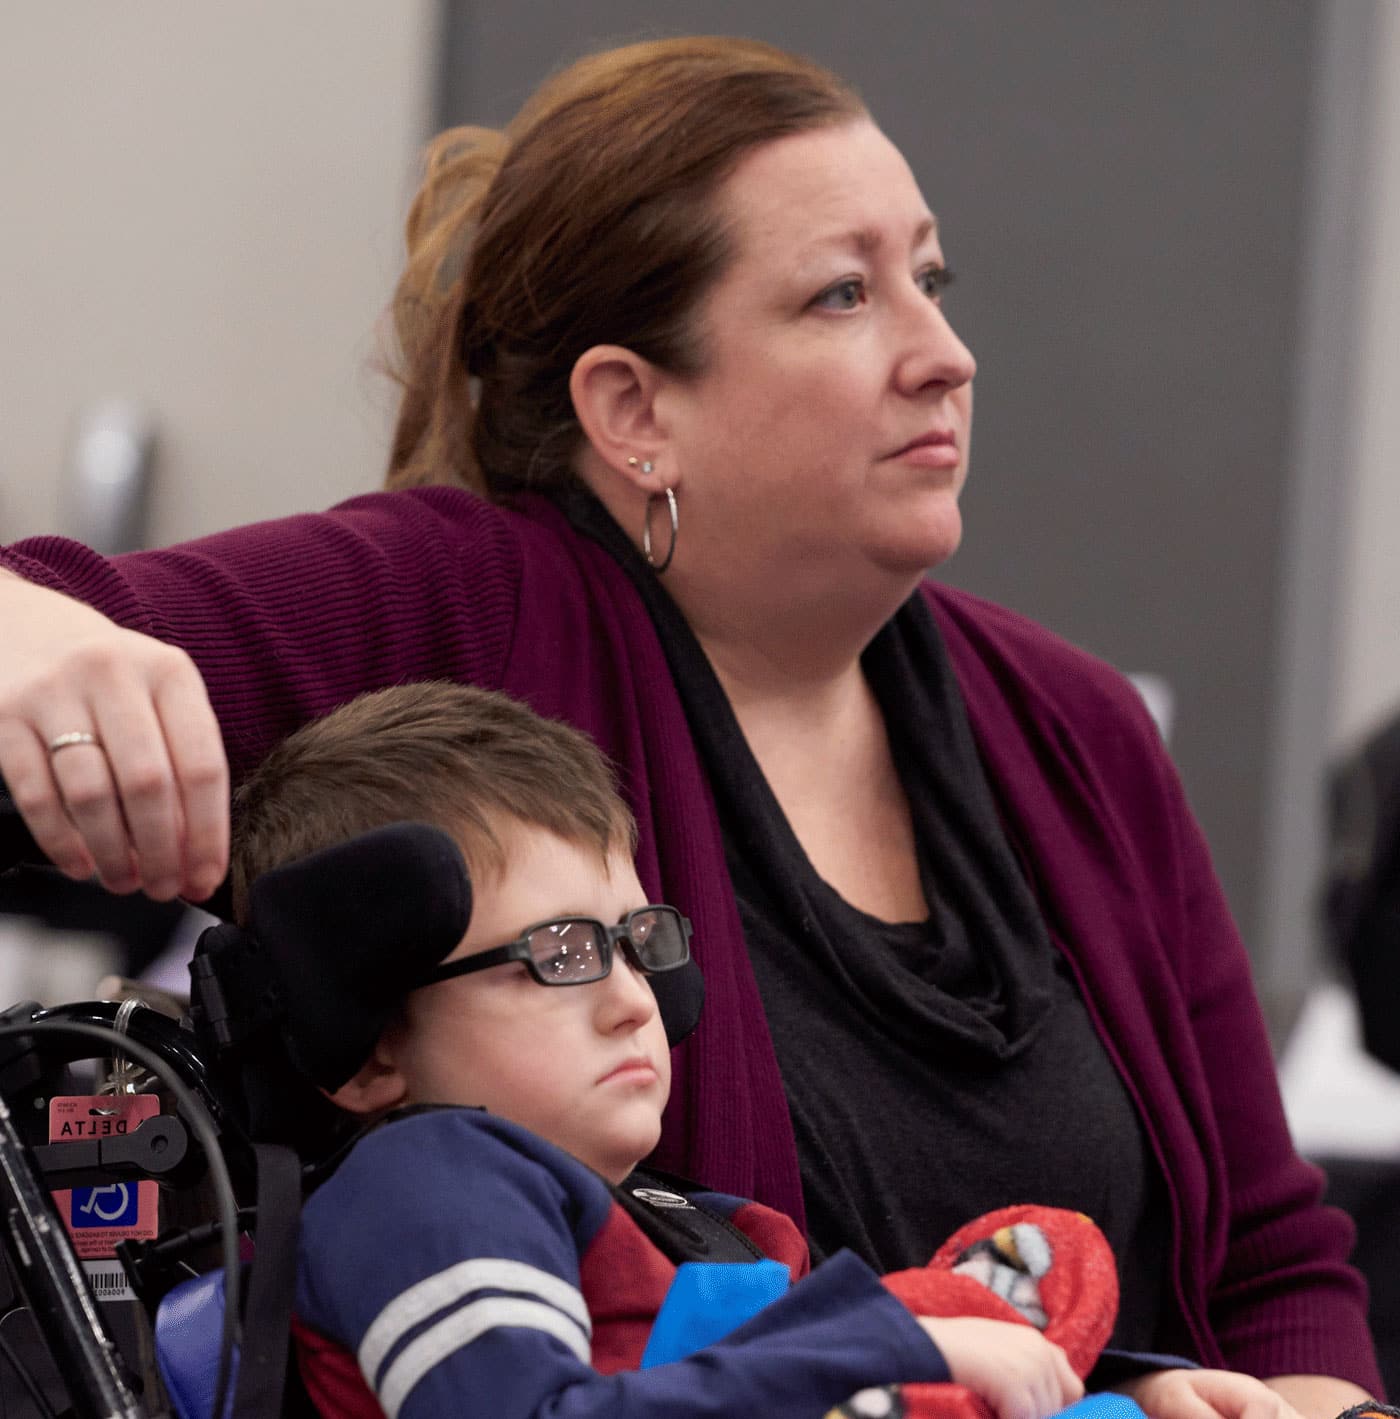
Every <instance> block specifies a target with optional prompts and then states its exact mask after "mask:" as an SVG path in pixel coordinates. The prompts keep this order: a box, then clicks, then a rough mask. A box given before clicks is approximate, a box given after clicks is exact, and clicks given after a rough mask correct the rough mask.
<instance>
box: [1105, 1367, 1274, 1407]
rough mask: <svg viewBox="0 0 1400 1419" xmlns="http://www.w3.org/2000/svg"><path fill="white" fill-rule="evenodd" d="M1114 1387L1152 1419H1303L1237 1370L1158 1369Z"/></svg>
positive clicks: (1259, 1381)
mask: <svg viewBox="0 0 1400 1419" xmlns="http://www.w3.org/2000/svg"><path fill="white" fill-rule="evenodd" d="M1114 1388H1115V1389H1116V1390H1117V1391H1118V1392H1119V1393H1120V1394H1126V1395H1127V1396H1128V1398H1129V1399H1132V1400H1135V1401H1136V1402H1137V1404H1138V1406H1139V1408H1141V1409H1142V1410H1144V1411H1145V1412H1146V1414H1147V1416H1148V1419H1300V1416H1299V1414H1298V1411H1297V1410H1296V1409H1294V1408H1293V1406H1292V1405H1291V1404H1289V1403H1288V1401H1287V1400H1286V1399H1284V1398H1283V1397H1282V1396H1281V1395H1278V1394H1275V1393H1274V1391H1273V1390H1271V1389H1270V1388H1269V1387H1268V1386H1267V1385H1266V1384H1265V1383H1264V1382H1263V1381H1262V1380H1256V1379H1255V1378H1254V1377H1253V1376H1252V1375H1241V1374H1236V1373H1235V1372H1234V1371H1233V1370H1154V1371H1153V1372H1152V1373H1151V1374H1150V1375H1142V1376H1140V1377H1139V1378H1138V1379H1135V1380H1128V1381H1126V1382H1125V1383H1124V1384H1120V1385H1115V1386H1114Z"/></svg>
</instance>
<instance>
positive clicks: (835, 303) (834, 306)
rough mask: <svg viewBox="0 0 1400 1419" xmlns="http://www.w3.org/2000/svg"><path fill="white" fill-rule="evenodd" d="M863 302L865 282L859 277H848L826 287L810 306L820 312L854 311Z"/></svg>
mask: <svg viewBox="0 0 1400 1419" xmlns="http://www.w3.org/2000/svg"><path fill="white" fill-rule="evenodd" d="M864 300H865V282H864V281H862V280H861V279H860V277H859V276H848V277H847V278H846V279H845V280H844V281H838V282H837V283H836V284H835V285H834V286H828V287H827V288H826V290H824V291H823V292H822V293H821V295H819V296H818V297H817V298H816V300H814V301H813V302H812V304H813V305H815V306H818V307H820V308H821V309H822V310H856V309H858V308H859V307H860V305H861V304H862V302H863V301H864Z"/></svg>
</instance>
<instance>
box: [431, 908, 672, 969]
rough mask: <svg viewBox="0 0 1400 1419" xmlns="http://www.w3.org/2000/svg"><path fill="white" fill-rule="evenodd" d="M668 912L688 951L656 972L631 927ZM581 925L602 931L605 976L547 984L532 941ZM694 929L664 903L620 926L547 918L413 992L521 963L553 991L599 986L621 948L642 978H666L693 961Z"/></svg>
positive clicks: (447, 964)
mask: <svg viewBox="0 0 1400 1419" xmlns="http://www.w3.org/2000/svg"><path fill="white" fill-rule="evenodd" d="M658 911H659V912H665V913H666V914H667V915H668V916H671V917H673V918H674V919H675V920H676V921H677V922H679V923H680V929H681V940H682V944H683V945H684V947H685V955H684V956H682V957H681V959H680V960H679V961H676V962H675V963H674V964H672V965H669V966H662V967H660V968H659V969H657V970H653V969H652V968H651V967H649V966H644V965H643V964H642V961H641V956H640V955H639V953H638V951H637V948H636V946H635V945H634V944H633V942H632V937H631V934H630V933H631V923H632V918H633V917H637V916H640V915H641V914H642V913H643V912H658ZM566 922H567V923H574V922H577V923H581V924H587V925H589V926H594V927H597V928H598V932H599V936H600V940H601V943H602V944H601V948H600V950H599V956H600V957H601V959H602V962H603V971H602V974H601V975H596V976H587V977H585V978H584V979H583V980H546V979H545V977H544V975H543V973H542V972H541V971H540V968H539V963H538V962H537V961H536V960H535V957H534V953H533V952H532V951H531V950H530V937H531V936H532V935H533V934H534V933H535V932H536V931H539V930H540V928H541V927H545V926H560V925H562V924H564V923H566ZM692 935H693V929H692V927H691V925H690V919H689V918H688V917H685V916H682V915H681V912H680V910H679V909H678V908H677V907H672V906H667V905H666V904H665V903H664V902H648V903H647V905H646V906H642V907H634V908H633V909H632V910H631V911H630V912H628V913H627V915H626V916H624V917H623V918H622V920H621V921H620V922H618V924H617V925H616V926H609V925H608V924H607V923H606V922H604V921H600V920H599V919H598V918H597V917H594V916H552V917H546V918H545V919H544V920H543V921H537V922H535V923H534V925H533V926H527V927H526V928H525V930H524V931H522V932H521V933H520V935H519V936H517V937H516V938H515V940H514V941H507V942H506V944H505V945H504V946H493V947H491V948H490V950H487V951H477V952H474V953H473V954H472V955H470V956H463V957H462V958H461V960H459V961H447V962H445V963H444V964H442V965H440V966H435V967H434V968H433V969H432V970H431V971H429V972H428V974H427V975H426V976H424V977H423V979H422V980H420V981H419V982H418V983H417V984H416V985H415V986H414V987H413V988H414V989H415V990H421V989H422V988H423V987H424V986H428V985H437V984H438V982H439V981H445V980H455V979H456V978H457V977H458V976H465V975H472V974H474V973H475V972H477V971H485V970H490V969H491V967H493V966H505V965H509V964H510V963H511V962H513V961H519V962H521V963H522V964H523V965H524V966H525V967H526V969H527V970H528V971H529V972H530V977H531V979H532V980H533V981H534V982H535V983H536V984H537V985H543V986H548V987H549V988H551V989H554V988H556V987H562V986H570V985H595V984H597V982H598V981H600V980H607V978H608V977H609V976H610V975H611V974H612V968H613V948H614V947H615V946H618V945H621V947H622V952H623V955H624V956H626V957H627V961H628V963H629V964H630V965H631V966H632V968H633V969H634V970H635V971H636V972H637V973H638V974H639V975H644V976H660V975H665V974H666V973H667V972H669V971H677V970H679V969H680V968H681V967H682V966H684V965H686V964H688V963H689V961H690V938H691V936H692Z"/></svg>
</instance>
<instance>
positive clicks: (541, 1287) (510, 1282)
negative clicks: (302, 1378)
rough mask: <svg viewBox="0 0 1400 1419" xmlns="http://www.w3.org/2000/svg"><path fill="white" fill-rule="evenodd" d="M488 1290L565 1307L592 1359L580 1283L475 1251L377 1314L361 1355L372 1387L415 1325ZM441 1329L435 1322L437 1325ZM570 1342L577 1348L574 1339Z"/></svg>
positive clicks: (590, 1327) (590, 1330)
mask: <svg viewBox="0 0 1400 1419" xmlns="http://www.w3.org/2000/svg"><path fill="white" fill-rule="evenodd" d="M488 1290H489V1291H512V1292H515V1293H516V1294H518V1295H522V1296H527V1297H531V1298H533V1299H534V1300H535V1301H543V1302H545V1303H546V1305H547V1306H551V1307H553V1308H554V1309H555V1310H556V1311H562V1312H563V1313H564V1315H565V1316H568V1317H570V1318H571V1319H572V1321H573V1322H574V1327H573V1332H571V1333H574V1334H577V1333H578V1332H582V1339H583V1358H584V1361H585V1362H587V1360H588V1358H589V1343H588V1342H589V1337H591V1336H592V1334H593V1325H592V1322H591V1321H590V1320H589V1318H588V1307H587V1306H586V1305H585V1304H584V1300H583V1297H582V1295H580V1294H579V1291H578V1289H577V1288H576V1287H574V1286H570V1285H569V1283H568V1282H567V1281H564V1280H561V1279H560V1278H559V1277H558V1276H555V1275H554V1274H553V1273H552V1272H549V1271H542V1270H541V1269H540V1268H539V1267H538V1266H531V1265H530V1264H529V1263H528V1262H524V1261H511V1260H509V1259H507V1258H506V1257H494V1256H483V1257H473V1258H472V1259H471V1260H470V1261H459V1262H458V1263H457V1264H456V1265H455V1266H449V1267H448V1268H447V1270H446V1271H439V1272H436V1273H435V1274H434V1275H432V1276H428V1277H425V1278H424V1279H423V1280H422V1281H419V1282H416V1283H415V1284H414V1285H412V1286H410V1287H409V1288H408V1290H407V1291H402V1292H400V1293H399V1295H397V1296H395V1297H394V1299H393V1300H392V1301H390V1302H389V1304H388V1305H387V1306H385V1307H384V1309H383V1310H382V1311H380V1312H379V1314H378V1315H377V1316H375V1318H374V1320H373V1321H372V1322H371V1323H370V1327H369V1329H368V1330H367V1331H365V1336H364V1339H363V1340H362V1341H361V1342H360V1348H359V1353H358V1354H357V1355H356V1357H355V1358H356V1359H357V1360H358V1362H359V1365H360V1371H361V1373H362V1374H363V1375H364V1377H365V1379H366V1381H367V1382H368V1383H369V1385H370V1387H371V1388H377V1385H376V1383H375V1376H376V1375H377V1374H378V1372H379V1367H380V1366H381V1365H382V1364H383V1363H384V1357H385V1356H386V1355H387V1354H388V1353H389V1352H390V1350H392V1349H393V1348H394V1346H395V1345H397V1344H398V1342H399V1341H400V1340H402V1339H403V1337H404V1336H405V1335H407V1334H408V1332H409V1331H410V1330H412V1329H413V1328H414V1326H416V1325H419V1324H421V1323H422V1322H423V1321H425V1320H427V1319H428V1317H429V1316H431V1315H435V1314H436V1313H437V1312H438V1311H441V1310H445V1309H446V1308H447V1307H449V1306H453V1305H456V1304H457V1303H458V1302H459V1301H463V1300H465V1299H466V1298H467V1297H468V1296H470V1295H472V1294H473V1293H474V1292H476V1291H488ZM495 1299H503V1298H495ZM436 1329H437V1327H434V1331H435V1330H436ZM429 1333H432V1332H429ZM416 1343H417V1342H415V1344H416ZM462 1343H463V1344H465V1343H466V1342H465V1341H463V1342H462ZM570 1345H571V1348H574V1347H573V1345H572V1342H570ZM391 1419H392V1416H391Z"/></svg>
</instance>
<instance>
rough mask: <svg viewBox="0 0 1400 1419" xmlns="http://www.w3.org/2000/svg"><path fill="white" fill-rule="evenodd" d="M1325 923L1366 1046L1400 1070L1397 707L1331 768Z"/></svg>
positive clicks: (1399, 739)
mask: <svg viewBox="0 0 1400 1419" xmlns="http://www.w3.org/2000/svg"><path fill="white" fill-rule="evenodd" d="M1329 798H1330V803H1329V809H1330V823H1331V834H1330V836H1331V852H1330V853H1329V860H1328V871H1327V879H1326V881H1325V883H1324V888H1323V900H1322V916H1323V925H1324V928H1325V930H1326V934H1327V937H1328V940H1329V942H1330V944H1331V947H1332V951H1333V954H1334V957H1335V959H1336V960H1337V961H1338V962H1340V963H1341V964H1342V965H1343V966H1344V967H1345V969H1346V971H1347V972H1348V974H1349V975H1350V977H1351V981H1352V984H1353V986H1354V987H1355V990H1356V1002H1357V1007H1358V1009H1359V1011H1360V1016H1361V1032H1362V1038H1363V1040H1364V1042H1365V1045H1366V1049H1367V1051H1368V1052H1369V1053H1370V1054H1372V1055H1374V1056H1375V1058H1377V1059H1379V1060H1380V1061H1381V1062H1382V1063H1383V1064H1386V1065H1389V1066H1390V1068H1391V1069H1395V1070H1400V715H1397V716H1396V717H1395V718H1393V719H1391V720H1389V721H1388V722H1387V723H1386V724H1385V725H1384V726H1383V727H1382V728H1381V729H1380V730H1378V731H1377V732H1376V733H1374V734H1372V735H1371V736H1370V737H1369V738H1368V739H1367V740H1366V741H1365V742H1364V743H1363V744H1362V745H1361V747H1360V748H1359V749H1356V750H1355V751H1353V752H1352V753H1351V754H1349V755H1348V756H1347V757H1346V758H1345V759H1344V760H1343V761H1342V762H1341V763H1340V764H1339V765H1338V766H1337V767H1336V768H1335V769H1334V770H1333V773H1332V776H1331V781H1330V784H1329Z"/></svg>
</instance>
